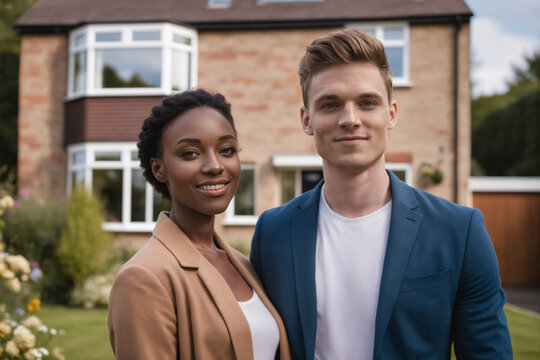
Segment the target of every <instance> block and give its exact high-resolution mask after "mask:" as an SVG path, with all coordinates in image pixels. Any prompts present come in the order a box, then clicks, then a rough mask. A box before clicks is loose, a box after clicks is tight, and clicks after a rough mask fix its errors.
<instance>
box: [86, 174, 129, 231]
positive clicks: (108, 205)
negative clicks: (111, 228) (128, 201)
mask: <svg viewBox="0 0 540 360" xmlns="http://www.w3.org/2000/svg"><path fill="white" fill-rule="evenodd" d="M92 185H93V189H94V192H95V194H98V195H99V196H100V197H101V199H102V200H103V201H104V202H105V210H106V217H107V221H108V222H121V221H122V170H121V169H95V170H93V171H92Z"/></svg>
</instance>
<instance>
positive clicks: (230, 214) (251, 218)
mask: <svg viewBox="0 0 540 360" xmlns="http://www.w3.org/2000/svg"><path fill="white" fill-rule="evenodd" d="M248 169H249V170H253V211H254V212H256V211H257V166H256V164H242V170H248ZM258 219H259V217H258V216H257V215H256V214H253V215H235V213H234V197H233V199H232V200H231V202H230V203H229V206H228V207H227V210H225V218H224V219H223V225H234V226H253V225H256V224H257V220H258Z"/></svg>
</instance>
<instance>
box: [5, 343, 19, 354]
mask: <svg viewBox="0 0 540 360" xmlns="http://www.w3.org/2000/svg"><path fill="white" fill-rule="evenodd" d="M5 352H6V353H7V354H8V355H11V356H19V353H20V351H19V348H18V347H17V345H16V344H15V342H13V340H9V341H8V342H7V343H6V349H5Z"/></svg>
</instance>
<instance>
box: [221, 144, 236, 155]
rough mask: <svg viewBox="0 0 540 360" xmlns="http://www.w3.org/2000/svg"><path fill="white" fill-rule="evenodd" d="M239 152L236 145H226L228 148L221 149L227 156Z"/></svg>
mask: <svg viewBox="0 0 540 360" xmlns="http://www.w3.org/2000/svg"><path fill="white" fill-rule="evenodd" d="M237 152H238V149H237V148H236V147H234V146H231V147H226V148H224V149H222V150H221V151H220V153H221V154H222V155H226V156H230V155H234V154H236V153H237Z"/></svg>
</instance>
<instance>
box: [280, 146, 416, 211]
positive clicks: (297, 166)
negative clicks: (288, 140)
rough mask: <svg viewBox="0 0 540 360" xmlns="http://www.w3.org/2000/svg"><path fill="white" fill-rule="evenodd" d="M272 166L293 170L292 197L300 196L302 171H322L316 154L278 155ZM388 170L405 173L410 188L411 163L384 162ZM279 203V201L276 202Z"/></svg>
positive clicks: (320, 162) (319, 159)
mask: <svg viewBox="0 0 540 360" xmlns="http://www.w3.org/2000/svg"><path fill="white" fill-rule="evenodd" d="M272 165H273V166H274V167H275V168H278V169H284V170H285V169H288V170H295V178H294V196H295V197H297V196H299V195H301V194H302V171H303V170H322V166H323V160H322V158H321V157H320V156H319V155H318V154H312V153H280V154H274V155H273V156H272ZM385 168H386V169H388V170H392V171H394V170H401V171H405V182H406V183H407V184H409V185H411V186H412V181H413V179H412V178H413V171H412V164H411V163H401V162H386V163H385ZM278 203H281V201H278Z"/></svg>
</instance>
